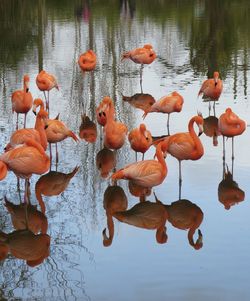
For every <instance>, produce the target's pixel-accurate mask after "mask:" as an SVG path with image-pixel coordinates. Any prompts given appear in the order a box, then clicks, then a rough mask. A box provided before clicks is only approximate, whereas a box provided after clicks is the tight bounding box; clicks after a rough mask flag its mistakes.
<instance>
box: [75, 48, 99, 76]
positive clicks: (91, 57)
mask: <svg viewBox="0 0 250 301" xmlns="http://www.w3.org/2000/svg"><path fill="white" fill-rule="evenodd" d="M78 65H79V67H80V68H81V69H82V71H92V70H94V69H95V67H96V54H95V53H94V51H93V50H91V49H90V50H88V51H86V52H84V53H82V54H81V55H80V57H79V59H78Z"/></svg>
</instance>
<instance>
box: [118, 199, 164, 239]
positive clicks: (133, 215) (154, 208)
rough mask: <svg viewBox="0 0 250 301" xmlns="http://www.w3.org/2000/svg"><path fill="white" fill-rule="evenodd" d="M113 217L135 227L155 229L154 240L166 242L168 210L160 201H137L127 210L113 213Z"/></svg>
mask: <svg viewBox="0 0 250 301" xmlns="http://www.w3.org/2000/svg"><path fill="white" fill-rule="evenodd" d="M114 217H115V218H117V219H118V220H119V221H120V222H123V223H126V224H129V225H133V226H135V227H139V228H143V229H149V230H154V229H156V241H157V242H158V243H160V244H163V243H166V242H167V238H168V237H167V234H166V227H165V224H166V221H167V219H168V212H167V210H166V209H165V207H164V205H163V204H162V203H161V202H160V201H157V202H156V203H153V202H150V201H145V202H142V203H138V204H136V205H135V206H133V207H132V208H131V209H129V210H126V211H121V212H116V213H114Z"/></svg>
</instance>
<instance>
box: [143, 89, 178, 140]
mask: <svg viewBox="0 0 250 301" xmlns="http://www.w3.org/2000/svg"><path fill="white" fill-rule="evenodd" d="M183 102H184V99H183V97H182V96H181V95H180V94H179V93H178V92H176V91H174V92H172V93H171V94H169V95H167V96H163V97H162V98H160V99H159V100H158V101H156V102H155V103H154V104H153V105H152V106H151V107H150V108H149V109H148V110H147V111H146V112H145V113H144V114H143V116H142V117H143V119H144V118H145V117H146V116H147V114H148V113H151V112H160V113H167V114H168V121H167V128H168V135H170V133H169V117H170V114H171V113H173V112H180V111H181V110H182V106H183Z"/></svg>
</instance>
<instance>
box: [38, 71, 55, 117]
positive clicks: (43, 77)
mask: <svg viewBox="0 0 250 301" xmlns="http://www.w3.org/2000/svg"><path fill="white" fill-rule="evenodd" d="M36 84H37V87H38V88H39V90H41V91H43V93H44V97H45V100H46V110H47V111H48V114H49V91H50V90H51V89H53V88H56V89H57V90H59V87H58V84H57V80H56V78H55V77H54V75H52V74H49V73H47V72H46V71H44V70H42V71H41V72H40V73H39V74H38V75H37V77H36ZM45 91H48V97H46V94H45Z"/></svg>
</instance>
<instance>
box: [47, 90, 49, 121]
mask: <svg viewBox="0 0 250 301" xmlns="http://www.w3.org/2000/svg"><path fill="white" fill-rule="evenodd" d="M47 109H48V118H49V91H48V106H47Z"/></svg>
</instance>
